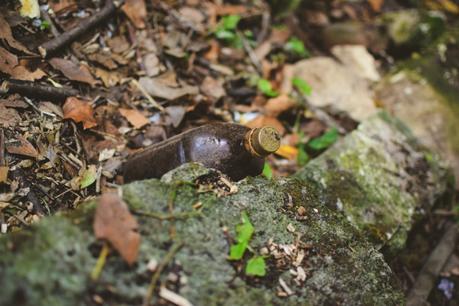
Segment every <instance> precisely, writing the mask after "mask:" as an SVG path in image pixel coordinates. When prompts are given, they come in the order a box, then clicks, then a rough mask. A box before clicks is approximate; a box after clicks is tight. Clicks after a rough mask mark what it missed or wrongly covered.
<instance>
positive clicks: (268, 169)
mask: <svg viewBox="0 0 459 306" xmlns="http://www.w3.org/2000/svg"><path fill="white" fill-rule="evenodd" d="M262 174H263V176H264V177H266V178H267V179H268V180H270V179H272V177H273V169H271V166H270V165H269V164H268V163H267V162H265V165H264V166H263V172H262Z"/></svg>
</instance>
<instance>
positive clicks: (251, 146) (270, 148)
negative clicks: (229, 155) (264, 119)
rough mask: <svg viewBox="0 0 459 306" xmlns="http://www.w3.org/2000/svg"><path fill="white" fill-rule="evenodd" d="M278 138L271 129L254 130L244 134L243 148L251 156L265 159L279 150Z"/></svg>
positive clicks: (274, 130)
mask: <svg viewBox="0 0 459 306" xmlns="http://www.w3.org/2000/svg"><path fill="white" fill-rule="evenodd" d="M280 138H281V137H280V135H279V133H278V132H277V130H276V129H274V128H272V127H268V126H266V127H261V128H255V129H251V130H249V131H248V132H247V133H246V134H245V137H244V146H245V148H246V150H247V151H248V152H249V153H250V154H251V155H252V156H256V157H266V156H268V155H269V154H271V153H274V152H276V151H277V149H279V146H280Z"/></svg>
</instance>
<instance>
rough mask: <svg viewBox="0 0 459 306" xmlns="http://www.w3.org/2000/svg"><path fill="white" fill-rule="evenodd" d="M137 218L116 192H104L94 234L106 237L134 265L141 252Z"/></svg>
mask: <svg viewBox="0 0 459 306" xmlns="http://www.w3.org/2000/svg"><path fill="white" fill-rule="evenodd" d="M138 228H139V225H138V223H137V220H136V219H135V218H134V217H133V216H132V214H131V213H130V212H129V209H128V207H127V205H126V203H124V202H123V201H122V200H121V199H120V197H119V196H118V195H117V194H115V193H106V194H103V195H102V196H101V197H100V199H99V201H98V204H97V208H96V214H95V218H94V224H93V229H94V235H95V236H96V238H97V239H106V240H108V241H109V242H110V243H111V245H112V246H113V247H114V248H115V249H116V250H117V251H118V253H120V255H121V257H123V259H124V260H125V261H126V262H127V263H128V264H129V265H132V264H133V263H134V262H135V261H136V260H137V256H138V254H139V246H140V234H139V233H138Z"/></svg>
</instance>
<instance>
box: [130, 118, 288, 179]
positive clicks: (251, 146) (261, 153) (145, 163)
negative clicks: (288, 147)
mask: <svg viewBox="0 0 459 306" xmlns="http://www.w3.org/2000/svg"><path fill="white" fill-rule="evenodd" d="M279 145H280V135H279V133H278V132H277V131H276V130H275V129H274V128H272V127H262V128H256V129H249V128H247V127H245V126H242V125H239V124H233V123H212V124H207V125H204V126H201V127H197V128H194V129H191V130H188V131H186V132H184V133H182V134H179V135H176V136H174V137H171V138H169V139H167V140H165V141H162V142H159V143H157V144H154V145H152V146H150V147H148V148H146V149H144V150H142V151H140V152H137V153H134V154H133V155H131V156H129V157H128V159H127V161H126V162H125V163H124V165H123V176H124V182H126V183H127V182H131V181H135V180H142V179H148V178H159V177H161V176H162V175H163V174H164V173H166V172H168V171H169V170H172V169H174V168H176V167H178V166H180V165H182V164H184V163H187V162H199V163H202V164H203V165H204V166H206V167H208V168H214V169H218V170H220V171H221V172H222V173H224V174H226V175H228V176H229V177H230V178H231V179H233V180H240V179H243V178H244V177H246V176H255V175H258V174H260V173H261V172H262V170H263V165H264V157H265V156H267V155H269V154H271V153H273V152H275V151H276V150H277V149H278V148H279Z"/></svg>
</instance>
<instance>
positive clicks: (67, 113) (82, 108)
mask: <svg viewBox="0 0 459 306" xmlns="http://www.w3.org/2000/svg"><path fill="white" fill-rule="evenodd" d="M62 111H63V112H64V119H72V120H73V121H75V122H83V127H84V128H85V129H89V128H92V127H94V126H96V125H97V122H96V119H94V115H93V109H92V107H91V105H90V104H89V102H87V101H83V100H79V99H77V98H75V97H69V98H67V100H65V103H64V106H63V107H62Z"/></svg>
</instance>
